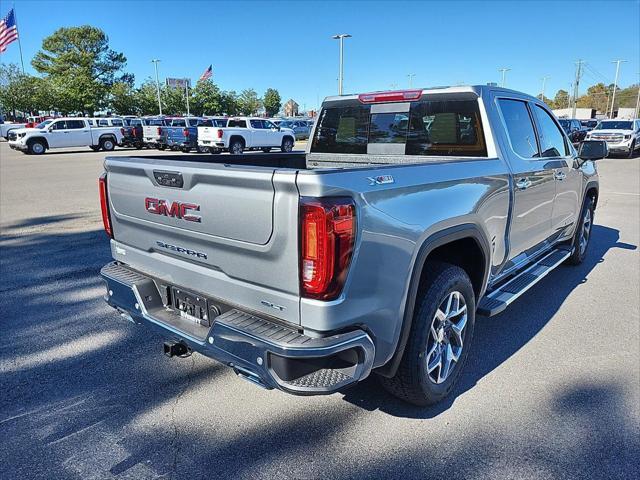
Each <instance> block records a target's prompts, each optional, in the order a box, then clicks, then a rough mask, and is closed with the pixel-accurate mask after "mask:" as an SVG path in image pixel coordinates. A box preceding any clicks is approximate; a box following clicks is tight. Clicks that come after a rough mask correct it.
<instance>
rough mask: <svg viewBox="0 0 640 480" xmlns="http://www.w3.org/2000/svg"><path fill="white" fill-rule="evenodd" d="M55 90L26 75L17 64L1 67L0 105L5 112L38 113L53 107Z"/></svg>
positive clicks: (44, 81) (2, 65) (43, 82)
mask: <svg viewBox="0 0 640 480" xmlns="http://www.w3.org/2000/svg"><path fill="white" fill-rule="evenodd" d="M53 94H54V92H53V88H52V86H51V85H49V83H48V82H47V81H46V80H45V79H43V78H39V77H34V76H32V75H25V74H23V73H22V70H21V69H20V68H18V66H17V65H15V64H9V65H5V64H1V65H0V105H1V106H2V109H3V110H6V111H11V112H12V113H13V116H14V117H15V115H16V113H15V112H16V111H20V112H25V113H30V112H34V113H37V112H38V111H40V110H50V109H51V108H52V107H53V103H54V102H53Z"/></svg>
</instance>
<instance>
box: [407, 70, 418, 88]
mask: <svg viewBox="0 0 640 480" xmlns="http://www.w3.org/2000/svg"><path fill="white" fill-rule="evenodd" d="M415 76H416V74H415V73H410V74H408V75H407V78H408V79H409V88H411V87H413V77H415Z"/></svg>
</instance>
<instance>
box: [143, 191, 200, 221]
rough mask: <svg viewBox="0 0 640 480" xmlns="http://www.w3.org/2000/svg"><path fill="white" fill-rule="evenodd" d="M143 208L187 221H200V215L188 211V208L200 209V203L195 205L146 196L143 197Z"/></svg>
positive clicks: (192, 209) (156, 213) (197, 210)
mask: <svg viewBox="0 0 640 480" xmlns="http://www.w3.org/2000/svg"><path fill="white" fill-rule="evenodd" d="M144 208H145V210H146V211H147V212H149V213H153V214H155V215H164V216H166V217H174V218H181V219H182V220H186V221H187V222H198V223H200V222H201V221H202V217H200V215H194V214H193V213H189V211H190V210H191V211H196V212H199V211H200V205H196V204H195V203H180V202H168V201H167V200H160V199H158V198H150V197H147V198H145V199H144Z"/></svg>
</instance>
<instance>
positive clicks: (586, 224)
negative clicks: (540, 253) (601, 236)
mask: <svg viewBox="0 0 640 480" xmlns="http://www.w3.org/2000/svg"><path fill="white" fill-rule="evenodd" d="M594 212H595V202H594V201H593V197H587V198H586V199H585V201H584V205H583V207H582V212H581V215H580V222H579V223H578V227H577V228H576V232H575V233H574V234H573V242H572V246H573V253H572V254H571V256H570V257H569V258H568V259H567V263H568V264H570V265H579V264H581V263H582V262H583V261H584V259H585V257H586V256H587V248H588V247H589V240H591V229H592V228H593V214H594Z"/></svg>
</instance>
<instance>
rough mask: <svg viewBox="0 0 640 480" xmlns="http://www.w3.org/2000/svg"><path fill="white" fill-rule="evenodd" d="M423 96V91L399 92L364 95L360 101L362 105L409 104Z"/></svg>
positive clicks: (359, 96) (360, 97)
mask: <svg viewBox="0 0 640 480" xmlns="http://www.w3.org/2000/svg"><path fill="white" fill-rule="evenodd" d="M421 96H422V90H399V91H397V92H375V93H362V94H360V95H358V100H360V101H361V102H362V103H386V102H407V101H411V100H418V99H419V98H420V97H421Z"/></svg>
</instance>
